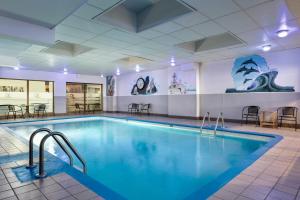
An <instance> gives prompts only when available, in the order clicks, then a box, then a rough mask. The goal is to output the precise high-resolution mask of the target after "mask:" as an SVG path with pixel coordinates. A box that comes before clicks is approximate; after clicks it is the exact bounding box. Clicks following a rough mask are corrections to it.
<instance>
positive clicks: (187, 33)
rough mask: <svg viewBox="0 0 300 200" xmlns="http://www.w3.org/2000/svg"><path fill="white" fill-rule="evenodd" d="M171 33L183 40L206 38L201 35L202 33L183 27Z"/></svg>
mask: <svg viewBox="0 0 300 200" xmlns="http://www.w3.org/2000/svg"><path fill="white" fill-rule="evenodd" d="M170 35H171V36H173V37H175V38H177V39H179V40H181V41H183V42H187V41H193V40H199V39H202V38H204V36H203V35H201V34H200V33H197V32H195V31H192V30H189V29H182V30H179V31H175V32H173V33H171V34H170Z"/></svg>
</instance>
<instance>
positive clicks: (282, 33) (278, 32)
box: [277, 29, 289, 38]
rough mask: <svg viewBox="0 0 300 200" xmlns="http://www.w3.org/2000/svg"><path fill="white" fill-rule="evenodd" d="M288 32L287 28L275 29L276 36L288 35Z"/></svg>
mask: <svg viewBox="0 0 300 200" xmlns="http://www.w3.org/2000/svg"><path fill="white" fill-rule="evenodd" d="M288 34H289V30H287V29H284V30H279V31H277V36H278V37H280V38H284V37H286V36H288Z"/></svg>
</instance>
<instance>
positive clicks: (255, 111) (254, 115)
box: [242, 106, 260, 125]
mask: <svg viewBox="0 0 300 200" xmlns="http://www.w3.org/2000/svg"><path fill="white" fill-rule="evenodd" d="M259 110H260V107H259V106H245V107H244V108H243V111H242V123H243V121H244V120H245V122H246V124H248V121H249V119H250V120H251V119H252V120H254V121H255V124H256V125H258V123H259Z"/></svg>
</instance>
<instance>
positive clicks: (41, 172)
mask: <svg viewBox="0 0 300 200" xmlns="http://www.w3.org/2000/svg"><path fill="white" fill-rule="evenodd" d="M52 136H59V137H60V138H61V139H63V141H64V142H65V143H66V144H67V145H68V147H69V148H70V149H71V150H72V152H73V153H74V155H75V156H76V157H77V158H78V160H79V161H80V162H81V164H82V166H83V173H85V174H86V172H87V169H86V163H85V161H84V160H83V158H82V157H81V156H80V154H79V153H78V152H77V150H76V149H75V147H74V146H73V145H72V144H71V143H70V142H69V140H68V139H67V138H66V136H65V135H64V134H62V133H61V132H57V131H54V132H51V133H48V134H47V135H45V136H44V137H43V139H42V140H41V143H40V149H39V173H38V174H37V175H36V176H37V177H39V178H43V177H45V176H46V175H47V174H46V173H45V169H44V166H45V163H44V157H45V156H44V146H45V142H46V141H47V139H48V138H49V137H52Z"/></svg>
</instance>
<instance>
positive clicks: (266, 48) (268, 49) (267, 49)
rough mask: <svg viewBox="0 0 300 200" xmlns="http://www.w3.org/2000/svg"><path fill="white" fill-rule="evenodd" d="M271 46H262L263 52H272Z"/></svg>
mask: <svg viewBox="0 0 300 200" xmlns="http://www.w3.org/2000/svg"><path fill="white" fill-rule="evenodd" d="M271 47H272V46H271V45H270V44H268V45H264V46H262V50H263V51H265V52H267V51H270V50H271Z"/></svg>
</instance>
